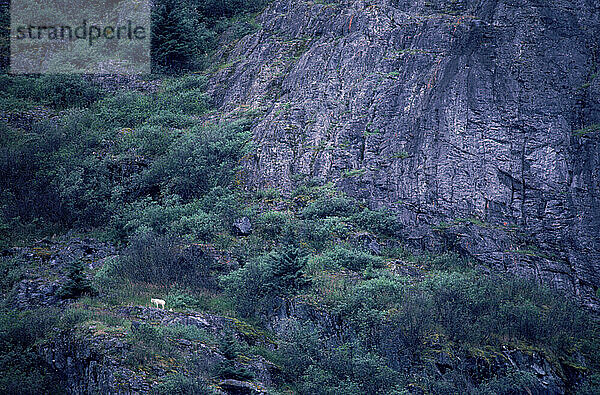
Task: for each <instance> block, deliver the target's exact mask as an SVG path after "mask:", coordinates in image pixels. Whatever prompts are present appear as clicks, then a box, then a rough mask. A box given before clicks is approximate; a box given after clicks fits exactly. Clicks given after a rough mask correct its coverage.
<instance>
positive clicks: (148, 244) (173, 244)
mask: <svg viewBox="0 0 600 395" xmlns="http://www.w3.org/2000/svg"><path fill="white" fill-rule="evenodd" d="M211 266H212V261H211V258H209V257H208V256H206V255H205V253H204V252H202V251H201V250H199V249H197V248H193V247H185V246H184V245H182V244H181V241H180V240H177V239H174V238H172V237H169V236H160V235H157V234H155V233H153V232H145V233H141V234H136V235H135V236H134V237H133V238H132V239H131V242H130V244H129V246H128V247H127V249H126V250H125V252H124V254H123V256H122V257H121V259H120V262H119V265H118V268H117V271H118V272H119V274H120V275H121V276H123V277H125V278H128V279H130V280H133V281H142V282H148V283H153V284H160V285H165V286H167V285H173V284H179V285H191V286H196V287H198V286H199V287H202V286H204V287H210V286H212V283H213V280H212V278H211V276H210V270H211Z"/></svg>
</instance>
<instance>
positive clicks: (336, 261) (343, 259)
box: [309, 245, 383, 272]
mask: <svg viewBox="0 0 600 395" xmlns="http://www.w3.org/2000/svg"><path fill="white" fill-rule="evenodd" d="M309 267H310V270H311V272H315V271H320V270H328V271H329V270H339V269H341V268H346V269H350V270H354V271H362V270H365V269H367V268H369V267H371V268H380V267H383V259H382V258H381V257H378V256H375V255H371V254H369V253H367V252H364V251H360V250H356V249H350V248H346V247H344V246H340V245H336V246H335V247H334V248H333V249H330V250H327V251H325V252H324V253H323V254H322V255H320V256H315V257H313V258H311V260H310V265H309Z"/></svg>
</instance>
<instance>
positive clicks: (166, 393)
mask: <svg viewBox="0 0 600 395" xmlns="http://www.w3.org/2000/svg"><path fill="white" fill-rule="evenodd" d="M152 393H153V394H156V395H171V394H174V395H210V394H215V391H213V390H212V389H211V388H210V387H209V386H208V384H207V383H206V382H205V381H204V380H203V379H201V378H199V377H188V376H185V375H183V374H181V373H170V374H168V375H167V376H166V377H165V378H164V380H163V381H161V383H160V384H158V385H157V386H156V388H155V389H154V390H153V391H152Z"/></svg>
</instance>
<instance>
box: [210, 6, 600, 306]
mask: <svg viewBox="0 0 600 395" xmlns="http://www.w3.org/2000/svg"><path fill="white" fill-rule="evenodd" d="M258 20H259V22H260V23H261V25H262V28H261V29H260V30H259V31H257V32H256V33H254V34H251V35H248V36H246V37H244V38H243V39H241V40H240V41H239V42H237V43H235V44H234V45H231V46H227V47H224V48H223V49H222V50H221V52H220V54H219V56H220V57H221V59H222V61H223V64H224V66H223V67H222V68H221V69H220V70H219V71H217V72H216V73H215V74H214V75H213V77H212V84H211V86H212V88H211V94H212V96H213V98H214V100H215V102H216V104H218V105H219V106H220V107H221V109H222V110H223V111H224V112H225V113H227V112H233V111H238V110H248V109H252V110H258V111H259V113H260V114H261V117H260V120H259V122H258V123H257V125H256V126H255V128H254V136H255V141H256V144H257V150H256V152H255V153H254V154H253V155H252V156H251V157H249V158H248V160H247V163H246V165H247V170H248V178H249V179H250V180H251V182H252V183H253V184H254V185H259V186H283V187H284V188H286V189H290V188H292V187H293V185H294V184H295V183H296V182H297V181H299V180H300V179H302V178H314V177H320V178H323V179H326V180H333V181H335V182H336V183H337V184H338V185H339V186H340V187H341V188H342V189H344V190H345V191H347V192H349V193H351V194H353V195H355V196H358V197H363V198H365V199H367V200H368V201H370V202H371V203H372V204H373V205H374V206H380V205H385V206H388V207H392V208H394V209H396V210H397V211H398V212H399V213H400V215H401V217H402V219H403V221H404V222H405V223H406V224H407V228H406V229H407V237H410V238H413V239H415V240H416V241H418V242H419V243H423V244H426V245H431V244H434V245H439V244H440V241H444V242H445V243H450V244H452V247H454V248H459V249H462V250H464V251H466V252H468V253H470V254H471V255H473V256H475V257H477V258H478V259H480V260H481V261H482V262H485V263H487V264H489V265H490V266H494V267H498V268H502V269H505V270H512V271H519V272H522V274H524V275H533V276H535V277H537V278H539V279H541V280H543V281H547V282H551V283H553V284H555V285H556V286H558V287H559V288H562V289H565V290H567V291H569V292H571V293H574V294H576V295H578V296H579V297H580V299H581V300H583V301H584V302H585V303H586V304H588V305H590V306H596V307H597V299H596V298H595V293H596V292H597V289H598V286H600V270H598V269H600V263H599V262H600V199H599V197H600V180H599V169H600V77H598V72H599V71H600V66H599V65H598V64H599V63H600V3H597V2H596V1H595V0H545V1H540V0H453V1H442V0H432V1H422V0H398V1H392V0H384V1H379V2H367V1H358V0H357V1H339V2H326V1H325V2H318V3H317V2H305V1H299V0H277V1H275V2H274V3H272V4H271V5H270V6H269V7H268V8H267V9H266V10H265V11H264V12H263V13H262V14H261V15H260V16H259V18H258ZM465 219H467V220H468V221H467V222H466V224H465V221H464V220H465ZM457 220H458V221H457ZM442 221H443V222H444V223H442V224H441V225H440V222H442ZM436 226H437V227H436ZM432 228H434V230H433V231H432V230H431V229H432Z"/></svg>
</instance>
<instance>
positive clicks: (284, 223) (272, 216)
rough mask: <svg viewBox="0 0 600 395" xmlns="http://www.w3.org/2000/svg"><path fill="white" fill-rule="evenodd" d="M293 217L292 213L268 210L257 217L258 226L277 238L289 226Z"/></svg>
mask: <svg viewBox="0 0 600 395" xmlns="http://www.w3.org/2000/svg"><path fill="white" fill-rule="evenodd" d="M291 219H292V217H291V215H290V213H287V212H281V211H267V212H266V213H263V214H261V215H260V216H259V217H258V218H257V220H256V227H257V229H259V230H260V231H261V232H262V233H263V234H264V235H265V236H267V237H270V238H274V239H275V238H279V237H280V236H281V235H282V234H283V232H284V230H285V229H286V228H287V227H288V226H289V222H290V221H291Z"/></svg>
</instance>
